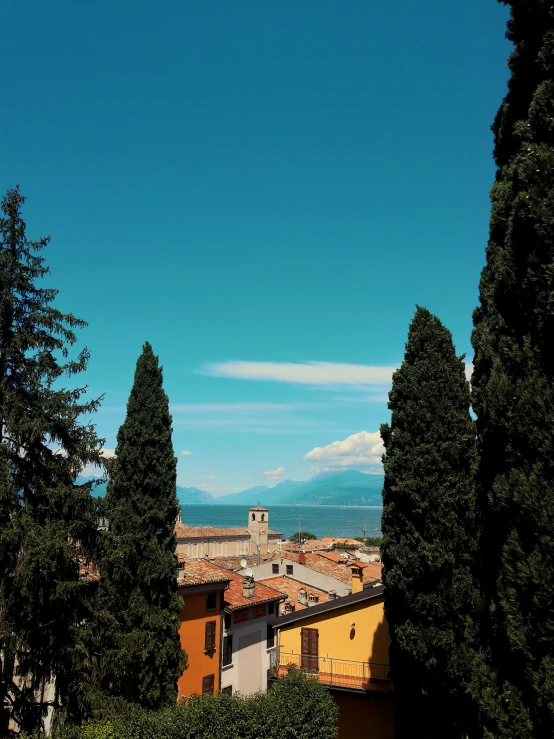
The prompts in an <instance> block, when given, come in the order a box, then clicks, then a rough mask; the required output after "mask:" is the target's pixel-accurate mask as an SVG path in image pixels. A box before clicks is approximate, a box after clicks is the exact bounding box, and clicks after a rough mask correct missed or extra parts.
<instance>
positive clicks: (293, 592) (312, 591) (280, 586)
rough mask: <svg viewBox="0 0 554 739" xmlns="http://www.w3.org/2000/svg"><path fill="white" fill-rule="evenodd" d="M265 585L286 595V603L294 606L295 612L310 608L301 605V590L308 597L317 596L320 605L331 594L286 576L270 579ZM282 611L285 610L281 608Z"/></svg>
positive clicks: (265, 581)
mask: <svg viewBox="0 0 554 739" xmlns="http://www.w3.org/2000/svg"><path fill="white" fill-rule="evenodd" d="M264 583H265V584H266V585H270V586H271V587H272V588H275V590H279V591H280V592H281V593H284V594H285V595H286V596H287V600H286V602H287V603H290V604H291V605H293V606H294V607H295V608H294V610H295V611H300V610H302V608H309V607H310V606H307V605H304V604H303V603H300V601H299V597H300V595H299V593H300V591H301V590H305V591H306V594H307V596H310V595H312V596H313V595H315V596H316V597H317V598H319V601H317V602H319V603H323V602H325V601H327V600H328V599H329V594H328V593H326V592H325V590H320V589H319V588H314V587H312V586H311V585H304V583H301V582H298V580H292V579H291V578H290V577H285V576H284V575H279V576H276V577H270V578H268V579H267V580H264ZM281 610H283V607H281Z"/></svg>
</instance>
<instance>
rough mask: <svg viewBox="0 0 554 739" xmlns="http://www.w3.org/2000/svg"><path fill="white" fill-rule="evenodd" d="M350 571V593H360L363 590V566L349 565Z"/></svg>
mask: <svg viewBox="0 0 554 739" xmlns="http://www.w3.org/2000/svg"><path fill="white" fill-rule="evenodd" d="M350 570H351V571H352V593H361V592H362V590H363V589H364V565H362V564H360V563H359V562H356V564H351V565H350Z"/></svg>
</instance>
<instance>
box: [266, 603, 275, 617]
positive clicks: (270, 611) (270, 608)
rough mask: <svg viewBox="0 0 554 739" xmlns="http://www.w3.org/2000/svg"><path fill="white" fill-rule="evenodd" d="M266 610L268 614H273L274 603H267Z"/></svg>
mask: <svg viewBox="0 0 554 739" xmlns="http://www.w3.org/2000/svg"><path fill="white" fill-rule="evenodd" d="M267 612H268V613H269V615H270V616H273V614H274V613H275V603H269V604H268V606H267Z"/></svg>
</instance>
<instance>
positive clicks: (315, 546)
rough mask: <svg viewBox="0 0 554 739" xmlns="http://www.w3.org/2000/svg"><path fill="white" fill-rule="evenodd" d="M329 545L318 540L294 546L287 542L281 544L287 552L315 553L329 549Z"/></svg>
mask: <svg viewBox="0 0 554 739" xmlns="http://www.w3.org/2000/svg"><path fill="white" fill-rule="evenodd" d="M331 546H332V545H331V544H330V543H329V542H322V541H320V540H318V539H310V540H309V541H306V542H304V544H294V543H293V542H292V541H288V542H287V543H286V544H283V549H284V550H285V551H287V552H303V551H306V552H317V551H320V550H325V549H330V548H331Z"/></svg>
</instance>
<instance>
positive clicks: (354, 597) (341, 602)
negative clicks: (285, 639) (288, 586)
mask: <svg viewBox="0 0 554 739" xmlns="http://www.w3.org/2000/svg"><path fill="white" fill-rule="evenodd" d="M384 591H385V589H384V587H383V585H381V584H380V583H379V585H375V586H372V585H370V586H369V587H366V588H364V589H363V590H362V591H361V592H360V593H351V594H350V595H344V596H343V597H342V598H334V599H333V600H329V601H327V602H326V603H318V604H317V605H315V606H312V607H311V608H310V609H309V610H308V609H305V610H302V611H301V612H300V613H298V611H297V610H295V611H294V612H293V613H288V614H285V615H283V616H277V617H276V618H273V619H269V623H270V624H271V625H272V626H274V627H277V628H280V627H281V626H285V625H286V624H290V623H294V622H295V621H301V620H302V619H304V618H311V616H312V614H313V615H314V616H315V615H317V614H319V613H326V612H327V611H334V610H336V609H340V608H347V607H348V606H351V605H353V604H354V603H362V602H364V601H369V602H370V601H372V600H377V599H380V598H382V597H383V594H384Z"/></svg>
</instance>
